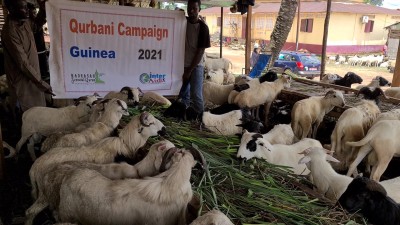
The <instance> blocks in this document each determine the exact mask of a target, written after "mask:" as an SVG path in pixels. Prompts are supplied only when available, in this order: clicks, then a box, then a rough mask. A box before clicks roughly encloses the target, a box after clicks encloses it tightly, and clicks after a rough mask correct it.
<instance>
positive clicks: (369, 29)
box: [364, 20, 374, 33]
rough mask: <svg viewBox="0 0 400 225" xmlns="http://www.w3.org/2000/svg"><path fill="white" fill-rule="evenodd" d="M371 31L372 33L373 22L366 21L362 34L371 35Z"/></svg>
mask: <svg viewBox="0 0 400 225" xmlns="http://www.w3.org/2000/svg"><path fill="white" fill-rule="evenodd" d="M372 31H374V21H373V20H368V23H366V24H365V28H364V32H365V33H371V32H372Z"/></svg>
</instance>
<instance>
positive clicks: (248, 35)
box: [244, 5, 252, 74]
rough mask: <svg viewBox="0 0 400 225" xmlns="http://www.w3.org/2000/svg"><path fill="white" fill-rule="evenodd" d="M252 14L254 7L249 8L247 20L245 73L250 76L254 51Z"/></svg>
mask: <svg viewBox="0 0 400 225" xmlns="http://www.w3.org/2000/svg"><path fill="white" fill-rule="evenodd" d="M251 12H252V6H251V5H249V8H248V10H247V18H246V50H245V57H244V58H245V60H246V61H245V64H244V65H245V66H244V68H245V73H246V74H249V73H250V54H251V50H252V48H251V47H252V46H251Z"/></svg>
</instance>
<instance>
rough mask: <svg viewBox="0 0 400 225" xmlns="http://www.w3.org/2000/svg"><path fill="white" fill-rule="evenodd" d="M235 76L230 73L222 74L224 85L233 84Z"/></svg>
mask: <svg viewBox="0 0 400 225" xmlns="http://www.w3.org/2000/svg"><path fill="white" fill-rule="evenodd" d="M234 83H235V76H234V75H233V74H232V73H226V74H224V84H234Z"/></svg>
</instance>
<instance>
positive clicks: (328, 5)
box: [319, 0, 332, 80]
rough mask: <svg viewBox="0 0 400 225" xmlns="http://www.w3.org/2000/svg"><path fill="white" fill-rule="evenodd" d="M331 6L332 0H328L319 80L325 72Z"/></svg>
mask: <svg viewBox="0 0 400 225" xmlns="http://www.w3.org/2000/svg"><path fill="white" fill-rule="evenodd" d="M331 7H332V0H328V1H327V4H326V16H325V23H324V37H323V38H322V56H321V74H320V75H319V80H322V76H323V75H324V74H325V64H326V46H327V44H328V31H329V20H330V18H331Z"/></svg>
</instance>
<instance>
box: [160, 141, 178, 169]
mask: <svg viewBox="0 0 400 225" xmlns="http://www.w3.org/2000/svg"><path fill="white" fill-rule="evenodd" d="M177 151H178V148H176V147H173V148H170V149H168V150H167V151H166V152H165V154H164V156H163V158H162V161H161V165H160V169H159V172H160V173H163V172H165V171H166V170H167V169H168V168H167V164H169V162H171V158H172V156H173V155H174V154H175V152H177Z"/></svg>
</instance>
